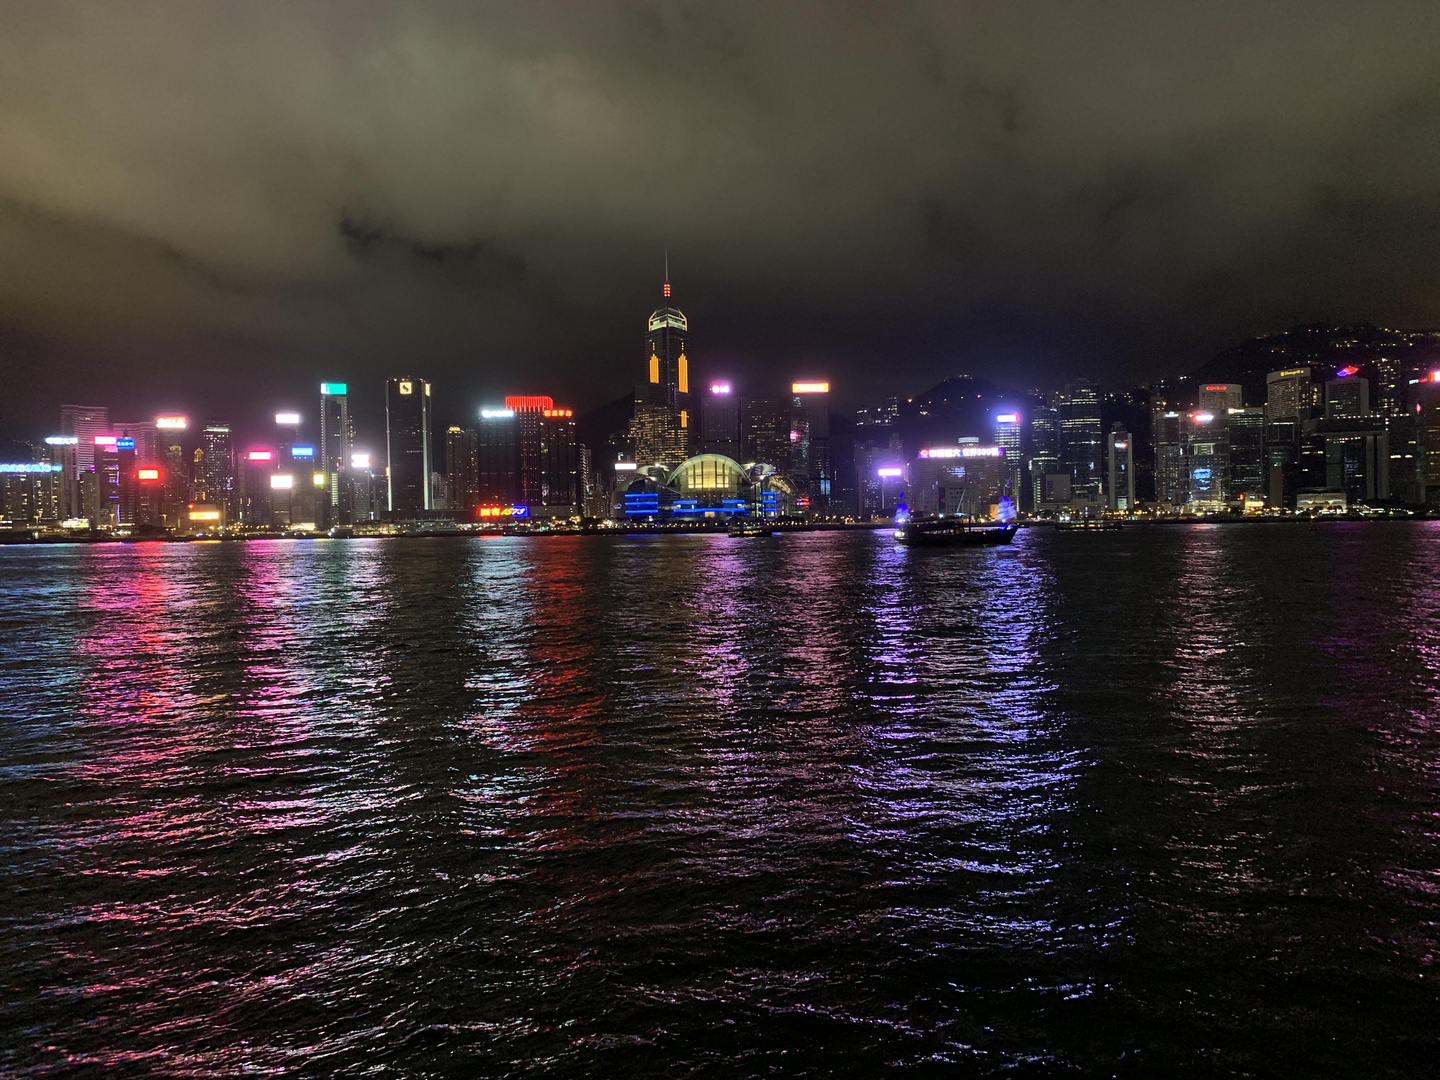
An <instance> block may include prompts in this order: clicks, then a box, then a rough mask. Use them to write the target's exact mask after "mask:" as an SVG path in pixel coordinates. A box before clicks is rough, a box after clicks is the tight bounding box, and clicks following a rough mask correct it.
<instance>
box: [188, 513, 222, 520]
mask: <svg viewBox="0 0 1440 1080" xmlns="http://www.w3.org/2000/svg"><path fill="white" fill-rule="evenodd" d="M190 520H191V521H219V520H220V511H219V510H191V511H190Z"/></svg>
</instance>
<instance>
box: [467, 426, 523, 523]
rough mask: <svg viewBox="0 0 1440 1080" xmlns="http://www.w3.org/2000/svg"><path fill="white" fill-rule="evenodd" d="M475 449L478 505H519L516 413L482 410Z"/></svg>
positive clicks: (518, 445)
mask: <svg viewBox="0 0 1440 1080" xmlns="http://www.w3.org/2000/svg"><path fill="white" fill-rule="evenodd" d="M475 449H476V475H477V482H476V490H477V499H478V502H479V503H480V504H481V505H490V506H513V505H516V504H518V503H520V502H521V501H522V500H521V497H520V418H519V416H518V414H517V413H516V412H515V410H514V409H481V410H480V427H479V429H478V430H477V431H476V445H475Z"/></svg>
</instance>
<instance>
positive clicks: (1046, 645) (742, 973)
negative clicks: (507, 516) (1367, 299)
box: [0, 522, 1440, 1077]
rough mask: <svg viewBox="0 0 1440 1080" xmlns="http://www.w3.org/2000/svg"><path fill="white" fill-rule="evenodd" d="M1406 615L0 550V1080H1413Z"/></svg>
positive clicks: (632, 572)
mask: <svg viewBox="0 0 1440 1080" xmlns="http://www.w3.org/2000/svg"><path fill="white" fill-rule="evenodd" d="M1437 568H1440V523H1405V522H1395V523H1388V522H1375V523H1334V524H1327V525H1325V526H1324V527H1322V528H1320V529H1316V530H1310V529H1255V528H1243V527H1231V526H1223V525H1217V526H1191V527H1187V528H1184V529H1136V530H1127V531H1124V532H1121V533H1107V534H1084V533H1068V534H1067V533H1056V532H1054V531H1053V530H1022V531H1021V533H1020V534H1019V535H1018V536H1017V538H1016V541H1015V543H1014V544H1013V545H1012V546H1010V547H1008V548H1001V549H987V550H973V551H966V550H944V549H934V550H924V549H920V550H908V549H904V548H900V547H898V546H897V545H895V544H894V542H893V540H891V539H890V537H889V536H888V535H887V534H886V533H884V532H879V533H871V532H859V533H856V532H819V533H807V534H794V535H785V536H777V537H774V538H769V539H738V538H735V539H732V538H729V537H726V536H720V535H693V536H684V535H680V536H644V535H641V536H625V537H549V538H545V539H543V540H530V539H525V538H507V537H480V538H471V539H466V538H434V539H419V538H417V539H406V540H376V541H367V540H346V541H275V542H269V541H258V542H252V543H246V544H218V543H217V544H184V545H180V544H137V545H94V546H65V547H55V548H50V547H11V548H0V820H3V833H0V846H3V851H0V1074H3V1075H14V1076H48V1075H95V1076H100V1075H107V1076H109V1075H120V1076H124V1075H136V1076H139V1075H167V1076H196V1077H200V1076H229V1075H235V1074H239V1073H244V1074H251V1075H285V1074H298V1075H316V1076H319V1075H333V1074H345V1075H351V1074H356V1075H370V1074H373V1075H378V1076H401V1077H432V1076H433V1077H439V1076H526V1075H553V1076H594V1075H617V1076H638V1077H648V1076H654V1077H660V1076H665V1077H670V1076H688V1075H694V1076H714V1077H750V1076H757V1077H758V1076H772V1075H783V1076H870V1075H875V1074H879V1073H888V1072H897V1073H904V1074H910V1075H922V1076H928V1075H936V1076H941V1075H943V1076H953V1075H991V1074H995V1075H1003V1076H1026V1077H1029V1076H1036V1077H1040V1076H1045V1077H1049V1076H1113V1075H1119V1076H1153V1075H1183V1076H1207V1077H1208V1076H1217V1077H1218V1076H1245V1075H1254V1076H1297V1077H1298V1076H1350V1075H1356V1074H1360V1073H1363V1074H1365V1075H1368V1076H1376V1077H1418V1076H1429V1075H1433V1073H1434V1070H1435V1062H1436V1060H1437V1052H1440V1023H1437V1022H1440V1007H1437V998H1436V993H1435V988H1434V985H1433V982H1434V979H1435V974H1434V967H1433V964H1434V959H1435V955H1436V941H1437V935H1440V929H1437V920H1440V845H1437V829H1440V798H1437V794H1440V793H1437V773H1440V754H1437V751H1440V603H1437V601H1440V587H1437V585H1436V584H1435V576H1436V570H1437Z"/></svg>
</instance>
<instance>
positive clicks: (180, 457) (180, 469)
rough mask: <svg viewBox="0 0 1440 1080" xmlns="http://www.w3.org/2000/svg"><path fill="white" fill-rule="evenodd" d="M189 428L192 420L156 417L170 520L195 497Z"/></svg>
mask: <svg viewBox="0 0 1440 1080" xmlns="http://www.w3.org/2000/svg"><path fill="white" fill-rule="evenodd" d="M189 428H190V420H189V418H188V417H184V416H157V417H156V418H155V441H156V446H155V451H156V464H158V465H159V466H160V468H161V470H162V475H161V484H162V487H163V489H164V497H165V502H166V509H165V513H166V516H167V519H170V518H174V517H175V516H176V515H177V514H178V511H179V509H180V505H181V504H183V503H186V502H189V500H190V496H191V484H190V470H189V468H188V466H187V459H186V454H185V446H184V439H185V433H186V432H187V431H188V430H189ZM170 523H171V524H174V523H175V522H173V521H172V522H170Z"/></svg>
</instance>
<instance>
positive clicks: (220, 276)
mask: <svg viewBox="0 0 1440 1080" xmlns="http://www.w3.org/2000/svg"><path fill="white" fill-rule="evenodd" d="M1437 45H1440V9H1436V7H1435V5H1433V4H1430V3H1392V4H1386V5H1383V6H1381V5H1354V4H1350V3H1338V2H1337V3H1327V2H1323V0H1318V2H1317V0H1312V2H1306V3H1295V4H1282V3H1257V2H1246V3H1224V2H1219V3H1209V4H1204V5H1184V6H1181V5H1156V4H1153V3H1125V2H1117V0H1107V2H1106V3H1103V4H1102V3H1097V4H1083V3H1075V2H1074V0H1056V2H1052V3H1043V2H1036V3H1029V4H1007V3H987V4H964V3H943V4H939V3H937V4H926V3H883V4H882V3H875V4H860V3H840V2H817V3H774V2H765V3H726V4H712V3H665V4H661V3H656V4H643V3H608V4H607V3H600V2H597V0H576V2H574V3H543V2H531V3H526V4H495V5H476V4H470V3H466V4H458V3H457V4H443V3H434V4H404V5H396V4H390V3H383V4H382V3H374V4H370V3H363V2H357V0H337V2H335V3H329V4H325V3H310V4H293V3H269V4H262V3H250V4H231V3H220V2H216V3H211V4H196V3H175V4H143V3H142V4H128V5H109V4H65V3H60V2H54V0H47V2H42V3H32V4H25V3H15V4H10V5H7V6H6V7H4V8H3V9H0V325H3V327H4V328H6V331H7V336H4V337H0V363H3V364H4V365H5V369H6V371H5V374H6V382H7V385H8V386H9V387H10V388H11V389H10V391H9V393H10V397H11V400H10V401H9V402H8V403H7V404H6V405H5V407H4V414H5V416H6V417H7V418H9V417H14V416H16V415H17V413H20V412H23V411H24V410H26V409H29V408H31V407H34V408H44V409H45V410H47V413H48V410H50V409H51V407H52V406H53V405H54V404H55V402H56V401H58V398H59V397H60V396H73V394H74V393H75V392H78V388H83V389H84V390H86V391H87V395H88V396H90V397H94V398H97V399H99V400H105V399H107V397H108V398H110V399H113V400H115V401H116V402H117V404H120V405H122V406H123V407H126V408H130V407H133V408H135V409H137V410H140V411H141V412H142V413H143V412H145V411H147V410H148V409H149V408H150V406H149V404H148V403H149V401H150V400H151V399H152V398H154V397H158V396H160V394H161V392H162V391H161V390H160V389H154V387H156V386H158V387H161V388H163V393H164V395H165V396H166V398H167V402H168V403H173V404H175V405H184V404H186V403H187V402H191V403H192V404H191V407H192V408H193V409H195V410H197V411H202V410H206V409H219V408H239V407H253V408H256V409H264V408H267V407H269V406H270V404H271V403H272V402H273V401H274V400H276V399H277V398H280V397H285V396H301V395H303V396H309V394H310V389H311V387H312V384H313V383H314V382H315V381H317V380H318V379H319V378H320V377H322V376H326V377H332V376H333V377H337V378H338V377H344V378H346V379H347V380H348V381H350V382H351V383H352V384H356V385H369V384H371V383H375V382H378V380H379V379H381V378H382V377H383V376H384V375H385V374H386V373H387V372H390V371H393V370H395V369H397V368H398V367H403V368H406V369H407V370H410V371H412V372H415V373H419V374H428V375H429V376H430V377H431V378H432V379H433V380H434V381H435V382H436V384H437V394H439V396H440V400H441V401H442V402H443V403H445V407H446V408H447V409H450V410H452V415H454V414H458V412H459V411H460V410H462V409H463V410H465V411H468V410H469V409H470V408H471V407H472V406H473V404H475V403H476V402H477V401H478V400H480V398H481V397H482V396H483V395H486V394H493V393H498V392H502V391H503V390H504V389H506V388H513V389H523V390H532V391H542V392H554V393H555V394H557V395H558V396H564V397H567V398H569V399H571V400H573V401H575V402H576V403H577V404H582V405H584V404H589V403H593V402H599V401H602V400H606V399H608V398H610V397H613V396H614V395H615V394H616V393H619V392H623V390H624V388H625V387H626V386H627V385H628V384H629V383H630V382H632V381H633V380H634V379H635V378H636V377H637V374H638V373H639V371H640V370H641V369H640V361H639V341H640V335H641V332H642V330H643V317H644V315H645V314H646V313H647V312H648V310H649V308H650V306H651V305H652V304H653V303H654V302H655V300H656V291H657V283H658V281H657V279H658V277H659V273H660V264H661V258H662V252H664V251H665V250H666V249H667V248H668V250H669V252H670V258H671V266H672V272H673V275H674V278H675V281H676V284H677V290H678V297H679V299H680V300H681V302H682V306H684V307H685V309H686V311H687V313H688V314H689V315H690V317H691V321H692V326H693V333H692V336H693V350H692V351H693V354H694V358H695V362H696V364H697V365H698V367H699V368H700V370H702V371H705V370H707V369H710V368H712V367H714V368H724V369H725V370H726V371H727V373H731V374H734V375H735V376H736V377H738V378H740V379H742V380H744V379H750V380H754V381H757V382H758V381H761V380H763V379H766V378H772V377H774V376H775V373H777V372H780V373H784V372H786V371H789V370H800V369H805V370H807V371H811V372H815V371H820V370H825V371H828V372H831V373H833V374H834V375H835V378H836V381H837V384H838V385H842V386H846V387H850V388H852V391H851V393H850V394H849V395H848V396H849V397H851V398H853V399H857V400H858V399H863V398H867V397H870V396H872V395H875V396H878V395H879V394H882V393H885V392H893V391H897V390H898V391H902V392H906V391H915V390H918V389H922V388H923V387H924V386H925V385H926V384H927V382H928V381H933V380H935V379H938V378H939V377H942V376H944V375H948V374H953V373H955V372H957V371H962V370H968V371H973V372H975V373H977V374H984V375H987V376H990V377H992V378H994V379H996V380H997V381H1000V382H1011V383H1017V384H1026V383H1031V382H1034V381H1037V380H1041V379H1045V378H1049V377H1053V376H1054V375H1055V374H1056V373H1059V372H1063V371H1066V370H1078V369H1082V368H1083V369H1086V370H1090V371H1096V372H1100V373H1101V374H1102V375H1105V376H1106V377H1108V378H1110V379H1112V380H1116V381H1121V380H1129V379H1138V378H1144V377H1149V376H1154V375H1158V374H1162V373H1165V372H1168V371H1171V370H1174V369H1177V368H1185V367H1190V366H1193V365H1194V364H1196V363H1197V362H1199V361H1200V360H1201V359H1203V358H1204V357H1205V356H1207V355H1208V354H1209V353H1210V352H1212V351H1213V350H1214V349H1216V348H1218V347H1219V346H1221V345H1223V344H1225V343H1226V342H1228V341H1229V340H1231V339H1233V338H1235V337H1238V336H1241V335H1245V334H1249V333H1255V332H1262V331H1268V330H1271V329H1274V328H1277V327H1283V326H1285V325H1287V324H1289V323H1292V322H1294V321H1296V320H1308V319H1335V320H1354V319H1370V320H1374V321H1377V322H1382V323H1389V324H1392V325H1399V326H1422V325H1434V324H1436V323H1437V322H1440V318H1437V315H1436V312H1437V301H1440V243H1437V241H1440V198H1437V196H1440V74H1437V69H1436V68H1435V66H1434V62H1433V56H1434V54H1435V51H1436V46H1437ZM21 340H23V341H25V342H27V343H28V344H27V346H26V347H25V348H24V349H18V348H13V347H6V345H5V343H6V342H14V341H21ZM46 342H48V343H49V345H50V349H49V352H48V353H47V351H46V347H45V343H46ZM47 355H48V356H51V357H52V358H53V359H52V363H53V364H54V365H55V366H56V368H57V371H58V370H59V369H60V368H61V367H63V369H64V371H65V372H66V378H65V381H64V383H63V384H61V383H59V382H58V381H52V380H46V379H39V380H37V379H36V378H34V376H33V365H34V363H35V358H36V357H37V356H47ZM22 363H23V364H25V365H29V366H30V368H31V372H30V374H27V375H21V374H19V373H18V372H17V370H16V369H17V368H18V366H19V365H21V364H22ZM62 387H63V390H62ZM177 398H179V399H183V400H179V401H176V400H175V399H177ZM12 422H13V421H12ZM44 422H48V418H47V419H46V420H45V421H44Z"/></svg>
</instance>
